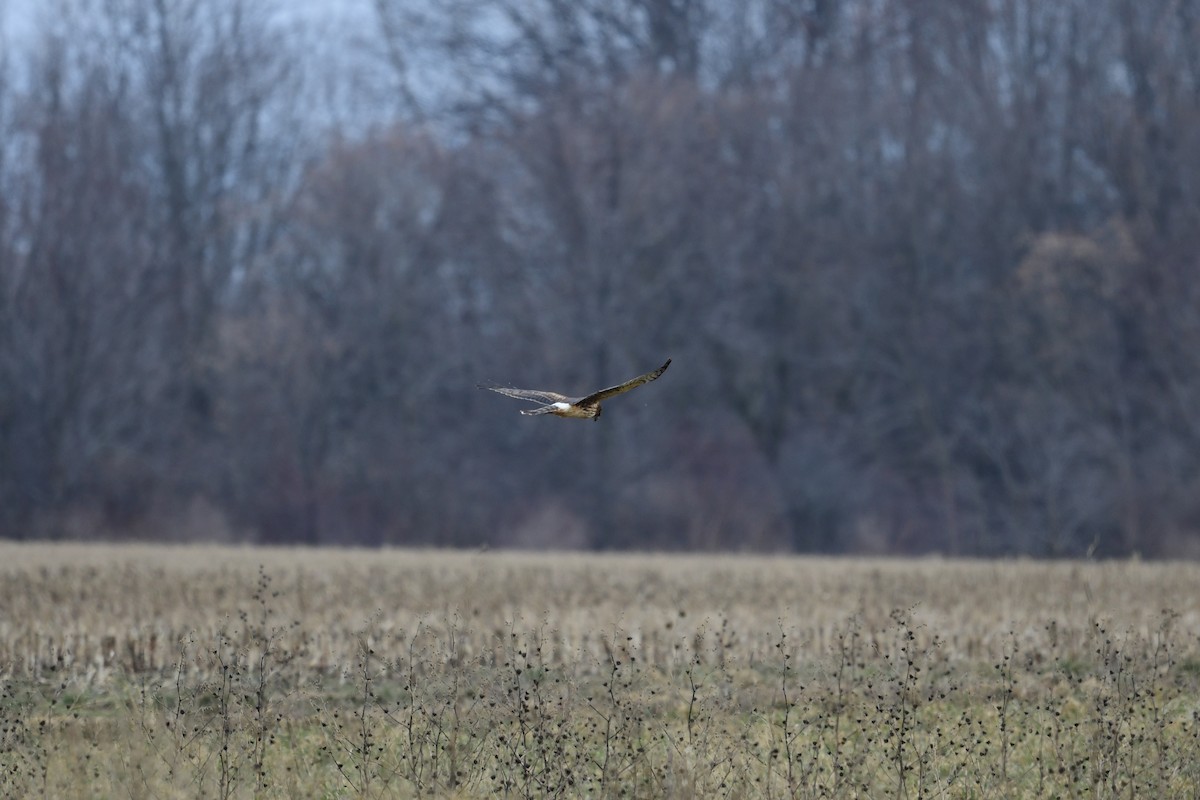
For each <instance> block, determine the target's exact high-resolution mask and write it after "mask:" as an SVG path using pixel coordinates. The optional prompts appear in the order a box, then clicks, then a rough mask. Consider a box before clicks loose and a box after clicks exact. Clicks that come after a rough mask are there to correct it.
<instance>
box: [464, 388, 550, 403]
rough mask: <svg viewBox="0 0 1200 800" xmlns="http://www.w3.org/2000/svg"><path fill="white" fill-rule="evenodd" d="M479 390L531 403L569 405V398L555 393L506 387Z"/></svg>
mask: <svg viewBox="0 0 1200 800" xmlns="http://www.w3.org/2000/svg"><path fill="white" fill-rule="evenodd" d="M479 388H480V389H487V390H488V391H491V392H499V393H500V394H502V395H505V396H507V397H515V398H517V399H518V400H528V401H530V402H531V403H569V402H571V398H569V397H566V396H565V395H561V394H558V393H557V392H539V391H537V390H535V389H510V388H509V387H507V386H480V387H479Z"/></svg>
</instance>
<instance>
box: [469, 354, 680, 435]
mask: <svg viewBox="0 0 1200 800" xmlns="http://www.w3.org/2000/svg"><path fill="white" fill-rule="evenodd" d="M669 366H671V359H669V358H668V359H667V363H665V364H663V365H662V366H661V367H659V368H658V369H656V370H653V371H651V372H647V373H646V374H645V375H638V376H637V377H636V378H633V379H632V380H628V381H625V382H624V383H621V384H617V385H616V386H610V387H609V388H607V389H601V390H600V391H598V392H592V393H591V394H589V395H584V396H583V397H567V396H566V395H562V394H558V393H557V392H539V391H536V390H534V389H510V388H508V387H507V386H480V387H479V388H480V389H489V390H491V391H493V392H499V393H500V394H502V395H507V396H508V397H515V398H517V399H518V400H529V401H530V402H534V403H543V405H540V406H538V407H537V408H533V409H529V410H525V409H522V410H521V413H522V414H526V415H528V416H537V415H539V414H553V415H554V416H556V417H567V418H569V419H595V420H598V419H600V411H601V409H600V403H602V402H603V401H605V400H607V399H608V398H610V397H616V396H617V395H619V394H624V393H625V392H628V391H629V390H630V389H636V388H637V387H639V386H641V385H642V384H643V383H649V382H650V381H652V380H654V379H655V378H657V377H658V376H659V375H662V374H663V373H664V372H666V371H667V367H669Z"/></svg>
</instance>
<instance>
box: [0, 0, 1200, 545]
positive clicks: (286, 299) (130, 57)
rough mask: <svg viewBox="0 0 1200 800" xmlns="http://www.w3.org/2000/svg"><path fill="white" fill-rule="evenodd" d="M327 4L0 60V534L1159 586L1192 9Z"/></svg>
mask: <svg viewBox="0 0 1200 800" xmlns="http://www.w3.org/2000/svg"><path fill="white" fill-rule="evenodd" d="M349 7H350V6H349V4H347V5H346V8H349ZM359 10H360V13H356V14H350V13H344V14H339V13H337V4H330V9H327V11H328V12H329V13H324V14H320V15H310V14H298V13H294V9H293V8H292V7H291V6H289V4H287V3H283V2H271V1H270V0H47V1H46V2H45V3H42V4H40V5H39V6H38V13H37V16H36V17H35V18H34V21H33V24H32V29H31V30H30V31H29V32H28V33H27V35H24V36H23V37H22V42H21V43H20V44H21V46H6V47H5V48H4V50H3V52H2V53H0V535H3V536H6V537H15V538H32V537H52V538H53V537H71V538H111V537H144V538H156V539H167V540H185V539H186V540H191V539H220V540H237V541H257V542H302V543H352V544H366V545H375V544H422V545H447V546H474V545H480V544H488V545H492V546H527V547H540V546H555V547H597V548H616V547H637V548H665V549H676V548H680V549H682V548H697V549H716V548H728V549H743V548H745V549H768V550H780V549H793V550H798V551H810V552H903V553H909V552H942V553H946V554H964V555H965V554H980V555H993V554H1014V553H1025V554H1032V555H1050V556H1058V555H1067V556H1074V555H1083V554H1094V555H1106V554H1108V555H1122V554H1131V553H1140V554H1142V555H1147V556H1177V555H1197V554H1200V3H1198V2H1196V1H1195V0H1056V2H1044V1H1043V0H936V1H933V0H740V1H739V2H733V1H732V0H442V1H441V2H438V3H426V2H421V1H420V0H411V1H410V0H375V1H374V2H367V3H364V4H362V6H361V7H360V9H359ZM10 44H11V42H10ZM667 357H671V358H673V359H674V362H673V364H672V367H671V369H670V371H668V372H667V373H666V375H665V376H664V377H663V379H662V380H660V381H658V382H656V383H654V384H652V385H651V386H648V387H645V388H643V389H639V390H638V391H637V392H636V393H633V394H630V395H627V396H625V397H622V398H619V399H616V400H613V401H611V404H610V405H608V406H606V413H605V416H604V418H603V419H602V420H600V421H599V422H597V423H595V424H593V423H590V422H576V421H565V420H558V419H553V418H526V417H522V416H519V415H518V414H517V411H518V410H519V408H521V407H523V406H522V404H520V403H519V402H517V401H514V400H510V399H507V398H503V397H500V396H498V395H495V394H491V393H488V392H481V391H478V390H477V389H476V388H475V386H476V384H478V383H490V382H499V383H505V384H509V385H516V386H527V387H533V388H547V389H557V390H561V391H565V392H572V393H573V392H578V393H584V392H586V391H590V390H592V389H595V388H598V387H600V386H603V385H607V384H609V383H614V382H617V381H620V380H623V379H625V378H627V377H630V376H632V375H634V374H637V373H639V372H643V371H646V370H648V369H651V368H653V367H655V366H657V365H658V364H661V363H662V361H663V360H665V359H666V358H667Z"/></svg>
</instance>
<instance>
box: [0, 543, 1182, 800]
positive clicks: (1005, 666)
mask: <svg viewBox="0 0 1200 800" xmlns="http://www.w3.org/2000/svg"><path fill="white" fill-rule="evenodd" d="M1198 587H1200V566H1197V565H1195V564H1147V563H1136V562H1133V563H1128V562H1122V563H1099V564H1092V563H1087V564H1085V563H1040V562H1026V561H1012V562H963V561H945V560H920V561H890V560H875V559H871V560H867V559H864V560H834V559H813V558H786V557H743V556H682V555H672V556H656V555H566V554H563V555H535V554H514V553H447V552H411V551H387V550H385V551H345V550H320V551H312V550H267V549H249V548H217V547H154V546H111V547H104V546H75V545H62V546H58V545H18V544H0V680H2V681H3V697H2V698H0V768H2V772H0V795H3V796H47V797H132V798H143V797H145V798H151V797H158V798H162V797H288V798H290V797H430V796H432V797H490V796H511V797H547V796H553V797H573V796H598V797H738V798H741V797H763V798H777V797H914V798H915V797H979V798H984V797H996V798H1008V797H1052V796H1057V797H1089V798H1091V797H1123V798H1124V797H1129V798H1137V797H1159V798H1163V797H1193V798H1194V797H1197V796H1198V795H1200V688H1198V687H1200V590H1198Z"/></svg>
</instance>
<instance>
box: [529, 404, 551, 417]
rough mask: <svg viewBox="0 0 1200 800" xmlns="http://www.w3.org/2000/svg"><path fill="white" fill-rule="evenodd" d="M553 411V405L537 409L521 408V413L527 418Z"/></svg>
mask: <svg viewBox="0 0 1200 800" xmlns="http://www.w3.org/2000/svg"><path fill="white" fill-rule="evenodd" d="M552 411H554V404H553V403H551V404H550V405H546V406H538V407H537V408H522V409H521V413H522V414H524V415H525V416H527V417H536V416H538V415H540V414H549V413H551V412H552Z"/></svg>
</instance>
